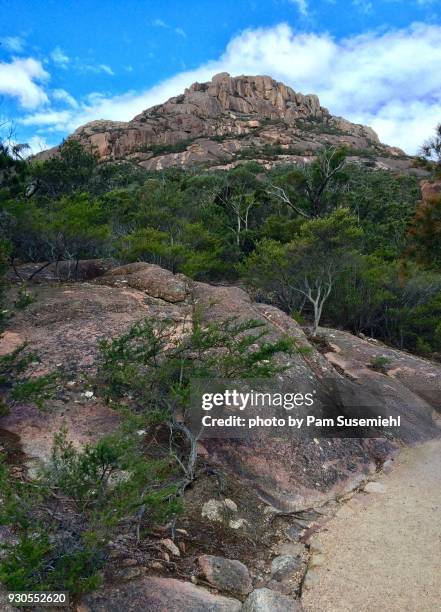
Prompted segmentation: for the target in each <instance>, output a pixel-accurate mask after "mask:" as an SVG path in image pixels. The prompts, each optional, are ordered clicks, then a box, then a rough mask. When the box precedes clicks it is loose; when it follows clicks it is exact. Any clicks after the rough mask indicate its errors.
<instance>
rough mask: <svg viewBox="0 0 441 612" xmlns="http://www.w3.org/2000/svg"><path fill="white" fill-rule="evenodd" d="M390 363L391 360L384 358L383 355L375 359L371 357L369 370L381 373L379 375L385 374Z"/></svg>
mask: <svg viewBox="0 0 441 612" xmlns="http://www.w3.org/2000/svg"><path fill="white" fill-rule="evenodd" d="M390 363H391V359H389V357H384V355H379V356H377V357H373V358H372V359H371V361H370V363H369V367H370V368H371V370H375V371H376V372H381V374H387V371H388V366H389V364H390Z"/></svg>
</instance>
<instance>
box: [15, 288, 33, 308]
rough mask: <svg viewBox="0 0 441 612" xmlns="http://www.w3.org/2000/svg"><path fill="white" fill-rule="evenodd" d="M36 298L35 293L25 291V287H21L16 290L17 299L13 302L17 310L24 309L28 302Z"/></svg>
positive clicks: (31, 302) (30, 302)
mask: <svg viewBox="0 0 441 612" xmlns="http://www.w3.org/2000/svg"><path fill="white" fill-rule="evenodd" d="M35 300H36V297H35V295H33V294H32V293H30V292H29V291H27V289H24V288H21V289H19V291H18V295H17V299H16V300H15V302H14V306H15V308H17V310H24V309H25V308H26V307H27V306H29V305H30V304H33V303H34V302H35Z"/></svg>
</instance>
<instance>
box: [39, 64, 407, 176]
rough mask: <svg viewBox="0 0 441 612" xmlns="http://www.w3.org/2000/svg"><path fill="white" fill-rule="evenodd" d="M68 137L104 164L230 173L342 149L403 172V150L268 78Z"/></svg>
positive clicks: (193, 90)
mask: <svg viewBox="0 0 441 612" xmlns="http://www.w3.org/2000/svg"><path fill="white" fill-rule="evenodd" d="M71 138H75V139H77V140H79V141H80V142H81V143H82V144H83V145H85V146H86V147H87V148H89V149H91V150H94V151H95V152H96V153H97V154H98V156H99V158H100V159H102V160H122V159H124V160H131V161H133V162H136V163H137V164H139V165H140V166H142V167H144V168H146V169H148V170H160V169H163V168H168V167H172V166H178V167H183V168H188V167H191V166H194V165H201V164H202V165H209V166H215V167H216V166H220V167H231V165H235V164H236V163H238V162H239V161H240V160H243V159H257V160H262V161H266V162H267V163H268V162H269V165H270V166H272V165H274V164H277V163H287V162H295V161H297V160H299V159H302V158H303V157H305V156H311V155H314V153H315V152H316V151H317V150H318V149H320V148H322V147H323V146H341V145H345V146H347V147H348V149H349V151H350V154H351V155H352V156H354V157H358V158H362V159H367V158H368V159H370V161H371V163H372V159H374V160H375V165H376V166H377V167H379V168H401V167H408V166H409V162H408V160H406V156H405V155H404V153H403V151H401V150H400V149H397V148H394V147H390V146H387V145H385V144H382V143H381V142H380V141H379V138H378V136H377V134H376V133H375V132H374V130H372V129H371V128H369V127H366V126H363V125H357V124H354V123H351V122H349V121H347V120H346V119H343V118H342V117H335V116H333V115H331V114H330V112H329V111H328V110H327V109H326V108H324V107H323V106H321V105H320V101H319V99H318V97H317V96H316V95H303V94H301V93H298V92H295V91H294V90H293V89H291V87H288V86H286V85H284V84H283V83H279V82H277V81H275V80H274V79H272V78H271V77H269V76H238V77H231V76H230V75H229V74H227V73H221V74H218V75H216V76H214V77H213V79H212V80H211V81H210V82H208V83H194V84H193V85H191V87H189V88H188V89H186V90H185V92H184V93H183V94H181V95H179V96H176V97H174V98H170V100H168V101H167V102H165V103H164V104H160V105H158V106H153V107H152V108H149V109H147V110H145V111H143V112H142V113H141V114H139V115H137V116H136V117H134V118H133V119H132V120H131V121H129V122H115V121H102V120H98V121H92V122H90V123H87V124H86V125H83V126H81V127H79V128H78V129H77V130H76V131H75V133H74V134H73V135H72V136H71ZM55 152H56V149H51V150H50V151H45V152H43V153H41V154H40V156H39V157H40V158H42V159H47V158H48V157H50V156H51V155H53V154H54V153H55Z"/></svg>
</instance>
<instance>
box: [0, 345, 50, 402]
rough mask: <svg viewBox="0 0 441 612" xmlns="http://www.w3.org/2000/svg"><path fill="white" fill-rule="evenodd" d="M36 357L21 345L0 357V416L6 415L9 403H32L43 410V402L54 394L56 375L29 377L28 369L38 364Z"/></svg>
mask: <svg viewBox="0 0 441 612" xmlns="http://www.w3.org/2000/svg"><path fill="white" fill-rule="evenodd" d="M38 361H39V359H38V355H36V354H35V353H32V352H30V351H28V350H27V345H26V344H22V345H21V346H19V347H18V348H17V349H15V351H13V352H12V353H9V354H8V355H4V356H2V357H0V392H2V393H3V401H2V404H1V405H0V414H1V413H3V414H7V413H8V411H9V404H11V402H12V403H13V402H32V403H34V404H36V405H37V406H38V408H40V409H41V408H43V406H44V402H45V401H46V400H48V399H50V398H52V397H53V396H54V395H55V393H56V385H57V380H58V375H57V374H56V373H52V374H47V375H45V376H33V377H32V376H31V377H30V376H29V375H28V368H29V366H30V365H31V364H32V363H34V362H38Z"/></svg>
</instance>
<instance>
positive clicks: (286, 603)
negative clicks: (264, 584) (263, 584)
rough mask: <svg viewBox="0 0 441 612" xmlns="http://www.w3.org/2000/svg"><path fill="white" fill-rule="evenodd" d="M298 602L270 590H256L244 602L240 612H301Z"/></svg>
mask: <svg viewBox="0 0 441 612" xmlns="http://www.w3.org/2000/svg"><path fill="white" fill-rule="evenodd" d="M301 610H302V606H301V604H300V602H299V601H298V600H296V599H292V598H291V597H287V596H286V595H282V594H281V593H277V592H276V591H272V590H271V589H266V588H263V589H256V590H255V591H253V592H252V593H251V594H250V595H248V597H247V599H246V600H245V602H244V604H243V606H242V611H241V612H301Z"/></svg>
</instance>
